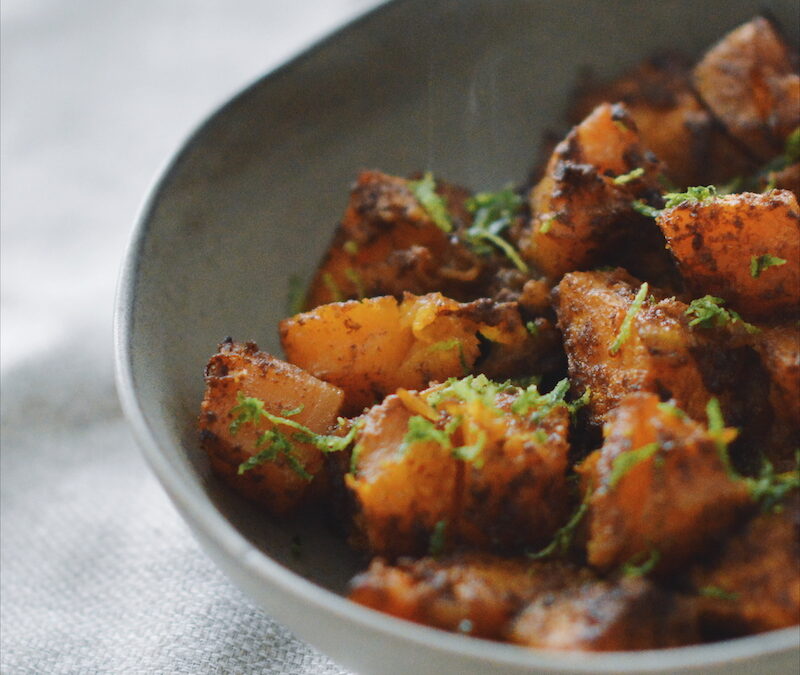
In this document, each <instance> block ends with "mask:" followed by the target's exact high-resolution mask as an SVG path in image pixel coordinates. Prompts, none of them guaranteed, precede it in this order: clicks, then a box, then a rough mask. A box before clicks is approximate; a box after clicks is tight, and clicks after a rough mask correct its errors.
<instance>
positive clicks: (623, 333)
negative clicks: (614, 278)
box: [608, 281, 649, 356]
mask: <svg viewBox="0 0 800 675" xmlns="http://www.w3.org/2000/svg"><path fill="white" fill-rule="evenodd" d="M648 288H649V286H648V285H647V282H646V281H645V282H644V283H643V284H642V285H641V286H640V288H639V292H638V293H637V294H636V297H635V298H634V299H633V302H632V303H631V306H630V307H629V308H628V311H627V312H626V314H625V318H624V319H623V320H622V324H621V325H620V327H619V333H617V338H616V340H614V342H613V344H612V345H611V347H610V348H609V350H608V351H609V352H610V353H611V355H612V356H613V355H615V354H616V353H617V352H618V351H619V350H620V348H621V347H622V345H623V344H625V341H626V340H627V339H628V337H630V332H631V326H632V325H633V320H634V319H635V318H636V315H637V314H638V313H639V310H640V309H641V308H642V304H644V301H645V298H646V297H647V291H648Z"/></svg>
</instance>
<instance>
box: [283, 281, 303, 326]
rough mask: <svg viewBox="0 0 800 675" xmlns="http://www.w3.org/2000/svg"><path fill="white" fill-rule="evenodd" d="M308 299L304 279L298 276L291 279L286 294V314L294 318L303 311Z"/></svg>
mask: <svg viewBox="0 0 800 675" xmlns="http://www.w3.org/2000/svg"><path fill="white" fill-rule="evenodd" d="M305 299H306V285H305V283H303V279H302V278H301V277H299V276H298V275H296V274H293V275H292V276H290V277H289V290H288V292H287V294H286V314H287V315H288V316H294V315H295V314H299V313H300V312H302V311H303V303H304V302H305Z"/></svg>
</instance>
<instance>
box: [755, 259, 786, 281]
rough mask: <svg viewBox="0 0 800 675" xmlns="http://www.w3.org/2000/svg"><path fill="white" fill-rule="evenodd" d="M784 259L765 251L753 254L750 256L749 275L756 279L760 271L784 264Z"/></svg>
mask: <svg viewBox="0 0 800 675" xmlns="http://www.w3.org/2000/svg"><path fill="white" fill-rule="evenodd" d="M785 264H786V260H785V259H783V258H778V257H777V256H774V255H770V254H769V253H765V254H764V255H754V256H752V257H751V258H750V276H751V277H753V279H758V277H760V276H761V273H762V272H763V271H764V270H766V269H769V268H770V267H779V266H780V265H785Z"/></svg>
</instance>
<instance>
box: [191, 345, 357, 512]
mask: <svg viewBox="0 0 800 675" xmlns="http://www.w3.org/2000/svg"><path fill="white" fill-rule="evenodd" d="M343 398H344V394H343V392H342V390H341V389H339V388H338V387H335V386H333V385H330V384H328V383H327V382H323V381H321V380H318V379H317V378H316V377H313V376H312V375H309V374H308V373H306V372H304V371H303V370H301V369H300V368H298V367H297V366H293V365H291V364H289V363H285V362H284V361H281V360H280V359H277V358H275V357H274V356H270V355H269V354H266V353H265V352H260V351H258V347H257V346H256V345H255V344H254V343H252V342H247V343H237V342H232V341H226V342H223V343H222V344H221V345H220V346H219V351H218V352H217V353H216V354H215V355H214V356H212V357H211V360H210V361H209V363H208V366H207V367H206V392H205V397H204V399H203V403H202V406H201V413H200V420H199V428H200V440H201V445H202V447H203V449H204V450H205V451H206V452H207V453H208V456H209V458H210V460H211V467H212V469H213V470H214V471H215V473H217V474H218V475H219V476H221V477H222V478H223V479H224V480H225V481H226V482H227V483H228V484H229V485H231V487H233V488H234V489H235V490H236V491H237V492H239V493H241V494H243V495H244V496H246V497H248V498H250V499H252V500H254V501H257V502H260V503H261V504H263V505H264V506H266V507H267V508H268V509H269V510H270V511H272V512H273V513H276V514H287V513H289V512H291V511H293V510H294V509H296V508H297V507H298V506H300V505H301V504H302V503H303V502H304V501H306V499H307V497H309V495H310V494H312V492H313V487H314V480H313V479H314V478H315V477H316V476H317V475H318V474H319V473H320V472H321V471H322V468H323V458H322V452H321V451H320V449H319V448H317V447H316V446H315V445H313V444H310V443H307V442H302V441H298V440H297V439H296V438H295V434H296V431H297V429H295V428H292V427H289V426H286V425H284V424H280V423H276V422H275V421H272V420H270V419H269V418H268V417H267V416H266V415H264V414H262V413H261V412H260V411H261V410H263V411H265V412H266V413H268V414H271V415H274V416H278V417H282V416H286V419H289V420H291V422H290V423H294V424H299V425H302V426H304V427H306V428H307V429H309V430H311V431H312V432H314V433H316V434H327V433H328V432H329V431H330V430H331V429H332V428H333V427H334V425H335V423H336V419H337V415H338V414H339V410H340V408H341V406H342V401H343ZM248 412H252V413H253V414H248ZM242 413H244V415H243V416H242ZM287 413H291V415H287ZM259 455H260V456H261V458H262V459H263V460H264V461H258V462H255V463H254V465H253V466H252V468H248V470H246V471H242V469H241V467H242V466H243V464H244V463H246V462H248V460H250V461H251V462H254V458H256V457H258V456H259Z"/></svg>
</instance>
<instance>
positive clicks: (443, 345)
mask: <svg viewBox="0 0 800 675" xmlns="http://www.w3.org/2000/svg"><path fill="white" fill-rule="evenodd" d="M428 349H430V350H431V351H434V352H438V351H448V350H450V349H457V350H458V361H459V363H460V364H461V371H462V373H463V374H464V375H466V374H467V373H469V364H468V363H467V357H466V355H465V354H464V343H463V342H462V341H461V340H459V339H458V338H451V339H449V340H441V341H440V342H434V343H433V344H432V345H431V346H430V347H428Z"/></svg>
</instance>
